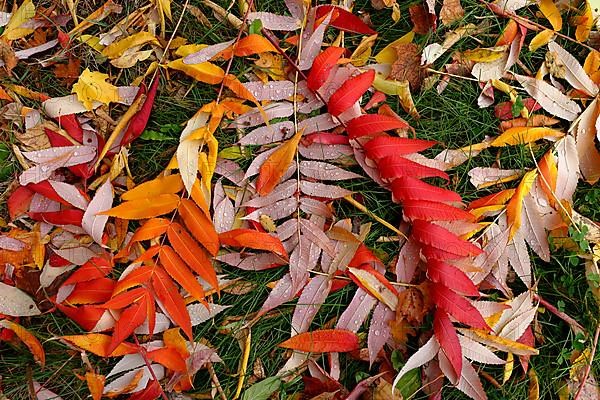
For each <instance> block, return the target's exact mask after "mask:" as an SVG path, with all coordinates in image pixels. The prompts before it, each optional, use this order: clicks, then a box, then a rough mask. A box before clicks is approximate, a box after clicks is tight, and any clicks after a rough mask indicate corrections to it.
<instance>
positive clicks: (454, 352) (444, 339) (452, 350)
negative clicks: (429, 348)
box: [433, 308, 462, 378]
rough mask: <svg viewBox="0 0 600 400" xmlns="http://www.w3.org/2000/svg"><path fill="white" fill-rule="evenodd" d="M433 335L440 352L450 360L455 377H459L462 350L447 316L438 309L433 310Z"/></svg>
mask: <svg viewBox="0 0 600 400" xmlns="http://www.w3.org/2000/svg"><path fill="white" fill-rule="evenodd" d="M433 333H434V334H435V338H436V339H437V341H438V342H439V343H440V347H441V349H442V351H443V352H444V354H445V355H446V357H447V358H448V360H450V364H451V365H452V369H454V373H455V377H457V378H458V377H460V376H461V371H462V349H461V347H460V342H459V341H458V335H457V333H456V330H455V329H454V325H452V321H450V318H449V317H448V314H446V313H445V312H444V311H442V310H440V309H439V308H438V309H436V310H435V314H434V316H433Z"/></svg>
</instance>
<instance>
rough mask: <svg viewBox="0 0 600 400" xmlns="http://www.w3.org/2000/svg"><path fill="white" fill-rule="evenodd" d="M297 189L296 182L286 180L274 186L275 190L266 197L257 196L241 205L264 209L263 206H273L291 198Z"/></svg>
mask: <svg viewBox="0 0 600 400" xmlns="http://www.w3.org/2000/svg"><path fill="white" fill-rule="evenodd" d="M297 188H298V183H297V181H296V180H293V179H290V180H287V181H285V182H282V183H280V184H279V185H277V186H275V189H273V191H272V192H271V193H269V194H268V195H266V196H257V197H255V198H253V199H250V200H248V201H247V202H245V203H244V204H242V207H253V208H259V207H265V206H268V205H271V204H274V203H275V202H277V201H279V200H283V199H287V198H290V197H292V195H293V194H294V193H296V190H297Z"/></svg>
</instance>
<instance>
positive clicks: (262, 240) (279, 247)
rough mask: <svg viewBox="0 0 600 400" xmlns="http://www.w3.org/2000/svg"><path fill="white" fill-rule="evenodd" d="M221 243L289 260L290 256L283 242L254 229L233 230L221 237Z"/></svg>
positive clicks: (222, 234)
mask: <svg viewBox="0 0 600 400" xmlns="http://www.w3.org/2000/svg"><path fill="white" fill-rule="evenodd" d="M219 239H220V240H221V243H223V244H224V245H227V246H233V247H248V248H251V249H255V250H266V251H271V252H273V253H275V254H277V255H278V256H281V257H283V258H285V259H286V260H287V258H288V255H287V252H286V251H285V248H284V247H283V244H281V241H280V240H279V239H278V238H276V237H274V236H271V235H269V234H268V233H266V232H258V231H255V230H253V229H242V228H240V229H233V230H231V231H227V232H223V233H221V234H220V235H219Z"/></svg>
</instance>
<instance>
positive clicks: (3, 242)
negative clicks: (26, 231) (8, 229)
mask: <svg viewBox="0 0 600 400" xmlns="http://www.w3.org/2000/svg"><path fill="white" fill-rule="evenodd" d="M24 248H25V243H23V242H22V241H20V240H18V239H15V238H11V237H9V236H6V235H0V249H3V250H9V251H21V250H23V249H24Z"/></svg>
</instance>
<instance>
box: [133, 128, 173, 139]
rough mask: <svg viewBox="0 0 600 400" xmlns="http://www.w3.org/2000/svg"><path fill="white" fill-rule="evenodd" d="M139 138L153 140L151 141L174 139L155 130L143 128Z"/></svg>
mask: <svg viewBox="0 0 600 400" xmlns="http://www.w3.org/2000/svg"><path fill="white" fill-rule="evenodd" d="M140 139H143V140H153V141H157V142H164V141H166V140H175V138H174V137H171V136H168V135H165V134H164V133H162V132H157V131H152V130H145V131H144V132H142V134H141V136H140Z"/></svg>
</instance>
